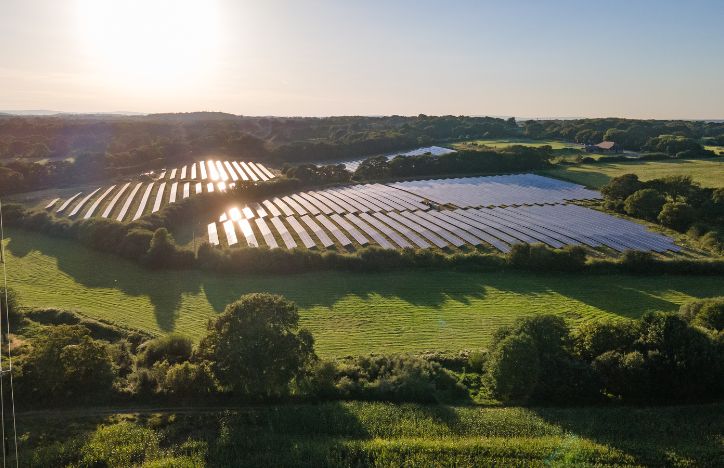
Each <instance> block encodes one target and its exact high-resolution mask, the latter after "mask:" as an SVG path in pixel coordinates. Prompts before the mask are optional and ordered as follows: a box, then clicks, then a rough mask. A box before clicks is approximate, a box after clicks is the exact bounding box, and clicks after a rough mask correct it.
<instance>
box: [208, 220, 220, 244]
mask: <svg viewBox="0 0 724 468" xmlns="http://www.w3.org/2000/svg"><path fill="white" fill-rule="evenodd" d="M207 229H208V232H209V243H210V244H211V245H219V233H218V232H217V231H216V223H210V224H209V225H208V226H207Z"/></svg>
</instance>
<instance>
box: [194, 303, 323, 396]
mask: <svg viewBox="0 0 724 468" xmlns="http://www.w3.org/2000/svg"><path fill="white" fill-rule="evenodd" d="M298 323H299V313H298V311H297V306H296V305H295V304H294V303H293V302H291V301H288V300H286V299H284V298H283V297H281V296H275V295H272V294H262V293H256V294H247V295H244V296H242V297H241V298H239V300H237V301H235V302H233V303H231V304H229V305H228V306H227V307H226V309H225V310H224V312H223V313H222V314H221V315H219V316H218V317H217V318H216V319H215V320H211V321H210V322H209V325H208V333H207V335H206V336H205V337H204V338H203V339H202V340H201V343H200V344H199V349H198V356H199V357H200V358H201V359H207V360H208V361H210V362H211V363H212V369H213V372H214V375H215V376H216V378H217V379H218V381H219V382H220V383H221V384H222V385H223V386H226V387H229V388H230V389H231V390H232V391H234V392H236V393H238V394H240V395H250V396H254V397H272V396H282V395H286V394H287V393H288V391H289V385H290V383H291V381H292V380H293V379H297V378H299V377H301V376H302V374H303V373H304V370H305V368H306V367H307V365H308V364H309V363H310V362H311V361H313V360H314V359H315V358H316V356H315V354H314V346H313V345H314V340H313V338H312V335H311V334H310V333H309V332H308V331H306V330H300V329H299V327H298Z"/></svg>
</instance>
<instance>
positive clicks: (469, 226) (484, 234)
mask: <svg viewBox="0 0 724 468" xmlns="http://www.w3.org/2000/svg"><path fill="white" fill-rule="evenodd" d="M445 214H446V215H447V217H449V218H451V219H455V220H457V221H458V224H456V226H458V227H460V228H461V229H465V230H466V231H468V232H470V233H471V234H473V235H475V236H476V237H478V238H479V239H483V240H484V241H485V242H487V243H488V244H490V245H492V246H493V247H495V248H496V249H498V250H500V251H501V252H510V246H509V244H507V243H506V242H505V241H504V239H503V238H506V239H510V241H511V242H512V243H517V242H518V241H517V239H515V238H512V237H510V236H507V235H505V234H502V233H501V232H500V231H497V230H495V229H493V228H491V227H489V226H486V225H484V224H482V223H479V222H477V221H474V220H472V219H470V218H466V217H465V216H463V215H461V214H460V213H458V212H457V211H449V210H448V211H445ZM501 234H502V235H501Z"/></svg>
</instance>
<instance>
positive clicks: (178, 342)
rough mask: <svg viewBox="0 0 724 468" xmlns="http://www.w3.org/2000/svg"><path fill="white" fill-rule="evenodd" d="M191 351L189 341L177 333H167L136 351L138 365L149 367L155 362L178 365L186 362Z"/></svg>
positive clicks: (191, 347) (191, 345)
mask: <svg viewBox="0 0 724 468" xmlns="http://www.w3.org/2000/svg"><path fill="white" fill-rule="evenodd" d="M192 351H193V343H192V342H191V340H190V339H189V338H187V337H185V336H183V335H180V334H178V333H169V334H168V335H163V336H160V337H158V338H154V339H152V340H149V341H146V342H145V343H143V344H142V345H141V346H140V347H139V350H138V359H137V362H138V365H140V366H144V367H151V366H153V365H154V364H155V363H157V362H162V361H167V362H168V363H169V364H179V363H181V362H184V361H188V360H189V359H190V358H191V354H192Z"/></svg>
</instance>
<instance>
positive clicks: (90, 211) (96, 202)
mask: <svg viewBox="0 0 724 468" xmlns="http://www.w3.org/2000/svg"><path fill="white" fill-rule="evenodd" d="M114 188H116V186H115V185H111V186H110V187H108V189H106V191H105V192H103V193H102V194H101V196H100V197H98V198H96V199H95V200H94V201H93V204H92V205H91V206H90V208H88V211H86V212H85V216H83V218H84V219H88V218H90V217H91V216H93V213H95V211H96V210H97V209H98V205H100V204H101V202H102V201H103V199H104V198H106V197H107V196H108V194H109V193H111V191H113V189H114Z"/></svg>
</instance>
